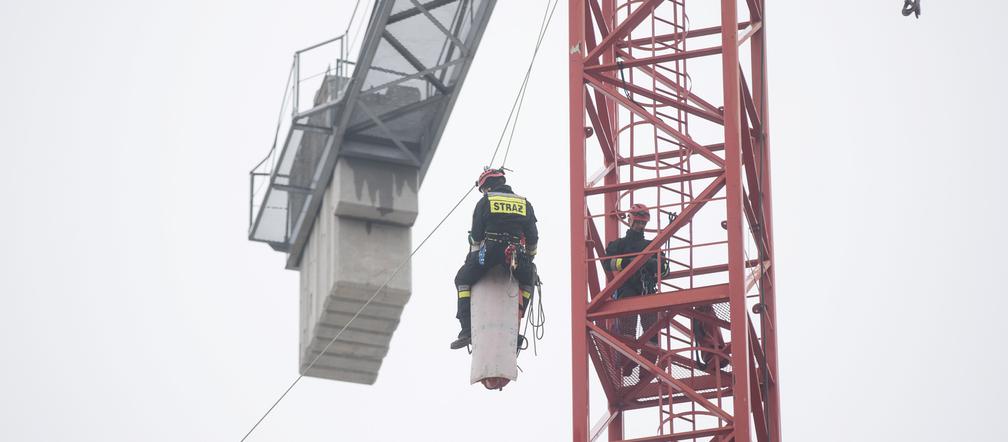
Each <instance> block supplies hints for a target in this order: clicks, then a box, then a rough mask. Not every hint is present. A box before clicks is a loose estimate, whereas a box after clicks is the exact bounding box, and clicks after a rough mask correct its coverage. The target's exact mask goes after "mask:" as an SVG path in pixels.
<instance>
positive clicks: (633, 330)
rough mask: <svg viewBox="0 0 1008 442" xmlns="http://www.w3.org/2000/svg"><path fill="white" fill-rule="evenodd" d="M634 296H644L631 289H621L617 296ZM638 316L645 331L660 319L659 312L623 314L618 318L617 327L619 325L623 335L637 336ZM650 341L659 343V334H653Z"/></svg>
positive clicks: (620, 297) (655, 343) (621, 297)
mask: <svg viewBox="0 0 1008 442" xmlns="http://www.w3.org/2000/svg"><path fill="white" fill-rule="evenodd" d="M634 296H642V294H641V293H637V292H635V291H631V290H626V289H620V290H619V296H617V298H618V299H623V298H632V297H634ZM638 317H639V318H640V326H641V329H643V331H647V329H648V328H650V327H651V326H652V325H654V324H655V322H657V321H658V313H656V312H650V313H642V314H640V315H626V316H621V317H619V318H617V319H616V327H618V330H619V333H620V334H621V335H623V336H629V337H631V338H637V323H638V322H637V320H638ZM650 342H651V343H652V344H654V345H658V335H655V336H652V337H651V339H650Z"/></svg>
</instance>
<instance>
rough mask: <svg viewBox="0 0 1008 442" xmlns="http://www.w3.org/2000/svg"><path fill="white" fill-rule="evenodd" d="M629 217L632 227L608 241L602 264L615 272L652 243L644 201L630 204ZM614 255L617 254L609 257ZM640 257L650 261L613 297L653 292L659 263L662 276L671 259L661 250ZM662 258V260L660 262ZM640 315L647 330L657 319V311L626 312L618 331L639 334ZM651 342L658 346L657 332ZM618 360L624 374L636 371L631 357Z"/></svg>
mask: <svg viewBox="0 0 1008 442" xmlns="http://www.w3.org/2000/svg"><path fill="white" fill-rule="evenodd" d="M627 218H628V221H629V223H630V228H629V229H628V230H627V232H626V235H624V236H623V237H622V238H619V239H616V240H613V241H612V242H610V243H609V244H608V245H606V256H607V258H605V259H603V260H602V265H603V266H604V267H605V268H606V270H609V271H610V272H613V273H616V272H620V271H622V270H623V269H625V268H627V266H629V265H630V263H631V262H632V261H633V260H634V259H635V258H637V256H633V255H632V254H634V253H640V252H642V251H644V249H645V248H647V246H648V245H649V244H651V241H650V240H647V239H644V228H645V227H646V226H647V223H648V221H650V220H651V214H650V213H649V211H648V208H647V206H645V205H643V204H634V205H632V206H630V210H629V211H627ZM627 254H631V256H618V255H627ZM613 256H616V257H615V258H608V257H613ZM641 257H642V259H646V260H647V261H646V262H645V263H644V265H642V266H641V267H640V270H638V271H637V273H635V274H634V275H632V276H631V277H630V279H628V280H627V281H626V283H624V284H623V285H622V286H621V287H620V288H619V289H617V290H616V293H615V294H613V298H615V299H622V298H629V297H633V296H642V295H648V294H652V293H654V292H655V290H656V288H657V285H658V279H659V273H658V270H659V267H660V268H661V276H662V277H664V276H665V275H667V274H668V272H669V268H668V263H667V262H666V261H665V258H664V255H663V254H661V253H659V254H657V255H648V256H646V257H645V256H641ZM659 261H660V263H661V264H660V265H659ZM638 318H639V319H640V325H641V328H643V329H644V330H647V329H648V328H650V327H651V326H652V325H654V323H655V322H656V321H657V319H658V314H657V313H655V312H650V313H642V314H640V315H627V316H623V317H620V318H618V319H617V320H616V327H617V333H619V334H621V335H624V336H629V337H631V338H636V337H637V323H638ZM649 342H650V343H651V344H652V345H655V346H658V335H657V334H655V335H654V336H652V337H651V338H650V340H649ZM650 356H652V360H655V358H654V356H655V355H650ZM617 364H619V365H622V371H623V375H624V376H629V375H630V372H632V371H633V364H632V363H630V362H629V361H625V360H624V359H623V358H618V359H617Z"/></svg>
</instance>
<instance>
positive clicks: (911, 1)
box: [903, 0, 920, 18]
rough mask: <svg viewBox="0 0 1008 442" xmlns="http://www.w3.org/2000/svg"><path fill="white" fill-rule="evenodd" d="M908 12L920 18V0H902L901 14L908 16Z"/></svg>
mask: <svg viewBox="0 0 1008 442" xmlns="http://www.w3.org/2000/svg"><path fill="white" fill-rule="evenodd" d="M910 14H914V16H915V17H916V18H920V0H903V16H904V17H909V16H910Z"/></svg>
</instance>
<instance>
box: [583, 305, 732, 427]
mask: <svg viewBox="0 0 1008 442" xmlns="http://www.w3.org/2000/svg"><path fill="white" fill-rule="evenodd" d="M588 329H589V330H590V333H591V335H592V336H594V337H595V339H596V340H598V341H602V342H604V343H605V344H606V345H608V346H609V347H611V348H612V349H614V350H616V351H618V352H620V353H621V354H623V356H625V357H627V358H629V359H631V360H633V361H634V362H636V363H637V365H640V366H642V367H645V368H647V369H648V370H649V371H650V372H652V373H654V374H656V375H657V376H658V378H659V379H660V380H661V381H662V382H665V383H666V384H668V385H669V386H671V387H672V388H675V389H676V390H677V391H679V392H680V393H682V394H685V395H686V396H689V397H690V398H691V399H693V401H694V402H696V403H697V404H699V405H700V406H702V407H704V408H706V409H707V411H710V412H711V413H714V414H715V415H717V416H719V417H721V418H722V419H724V420H726V421H728V422H732V421H734V420H735V419H734V418H733V417H732V415H731V414H728V412H727V411H725V410H723V409H721V407H718V406H717V405H714V404H713V403H712V402H711V401H709V400H707V399H706V398H704V397H702V396H700V395H699V394H697V392H695V391H693V390H692V389H690V388H689V386H688V385H686V384H684V383H683V382H682V381H680V380H679V379H676V378H674V377H672V375H670V374H668V373H665V371H664V370H662V369H661V368H659V367H658V366H657V365H655V364H654V363H653V362H651V361H650V360H648V359H646V358H644V357H643V356H641V355H640V354H638V353H637V352H636V351H634V350H633V349H631V348H630V347H627V345H626V344H624V343H622V342H620V340H619V339H617V338H615V337H614V336H612V335H610V334H609V333H608V332H606V331H605V330H602V329H601V328H599V327H598V326H597V325H595V324H592V323H588ZM736 379H738V376H736ZM747 388H748V387H747Z"/></svg>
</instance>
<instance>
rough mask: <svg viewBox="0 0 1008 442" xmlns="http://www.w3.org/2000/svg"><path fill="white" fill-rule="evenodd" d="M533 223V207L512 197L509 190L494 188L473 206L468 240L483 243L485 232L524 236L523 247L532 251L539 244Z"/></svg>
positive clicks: (512, 194)
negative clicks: (474, 207)
mask: <svg viewBox="0 0 1008 442" xmlns="http://www.w3.org/2000/svg"><path fill="white" fill-rule="evenodd" d="M536 221H537V220H536V216H535V210H533V209H532V203H530V202H529V201H528V200H526V199H525V197H522V196H519V195H515V193H514V191H512V190H511V186H507V185H502V186H497V187H496V188H494V189H493V191H492V192H489V193H487V194H485V195H483V198H481V199H480V200H479V202H478V203H476V209H475V210H473V221H472V229H471V230H470V231H469V236H470V239H471V240H472V241H473V242H474V243H476V242H480V241H483V239H484V238H486V234H487V232H490V233H507V234H510V235H512V236H515V237H521V236H524V237H525V245H526V247H528V248H530V249H535V246H536V244H537V243H538V242H539V229H537V228H536Z"/></svg>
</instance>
